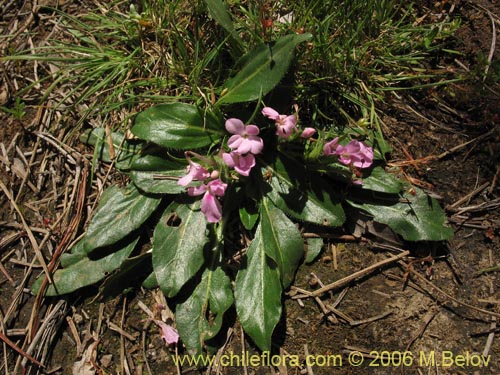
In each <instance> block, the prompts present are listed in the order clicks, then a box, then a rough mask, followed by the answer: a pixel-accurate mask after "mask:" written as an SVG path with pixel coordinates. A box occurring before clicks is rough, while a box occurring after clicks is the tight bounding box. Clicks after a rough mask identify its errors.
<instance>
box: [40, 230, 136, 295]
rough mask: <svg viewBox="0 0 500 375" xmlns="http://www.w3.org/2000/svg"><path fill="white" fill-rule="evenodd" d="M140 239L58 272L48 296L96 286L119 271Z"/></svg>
mask: <svg viewBox="0 0 500 375" xmlns="http://www.w3.org/2000/svg"><path fill="white" fill-rule="evenodd" d="M137 241H139V238H138V237H137V238H135V239H133V240H132V242H130V243H128V244H127V245H126V246H125V247H123V248H121V249H118V250H115V251H114V252H113V253H111V254H109V255H106V256H105V257H103V258H99V259H95V260H94V259H89V258H88V257H84V258H82V259H81V260H79V261H77V262H76V263H73V264H71V265H70V266H69V267H68V268H63V269H59V270H57V271H56V272H55V273H54V275H53V276H52V278H53V280H54V284H51V285H49V286H48V287H47V291H46V293H45V295H46V296H56V295H61V294H67V293H71V292H74V291H75V290H78V289H80V288H83V287H84V286H88V285H92V284H95V283H96V282H98V281H100V280H102V279H104V278H105V277H106V276H108V275H109V273H110V272H113V271H114V270H116V269H118V268H119V267H120V266H121V265H122V264H123V262H124V261H125V260H126V259H127V257H128V256H129V255H130V253H131V252H132V251H133V250H134V248H135V245H136V244H137ZM42 280H43V278H40V279H38V280H37V281H36V282H35V283H34V285H33V287H32V288H33V292H34V293H38V290H39V289H40V285H41V283H42Z"/></svg>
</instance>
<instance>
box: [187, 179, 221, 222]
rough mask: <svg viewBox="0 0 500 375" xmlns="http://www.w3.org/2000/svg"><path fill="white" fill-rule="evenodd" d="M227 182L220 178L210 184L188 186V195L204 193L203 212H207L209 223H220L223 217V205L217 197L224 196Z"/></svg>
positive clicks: (202, 200)
mask: <svg viewBox="0 0 500 375" xmlns="http://www.w3.org/2000/svg"><path fill="white" fill-rule="evenodd" d="M226 188H227V184H225V183H224V182H222V181H221V180H219V179H216V180H212V181H210V182H209V183H208V184H206V185H205V184H203V185H200V186H195V187H190V188H188V195H191V196H195V195H201V194H205V195H203V198H202V199H201V212H203V213H204V214H205V217H206V218H207V221H208V222H209V223H218V222H219V221H220V219H221V218H222V205H221V204H220V202H219V200H218V199H217V197H222V196H223V195H224V193H225V192H226Z"/></svg>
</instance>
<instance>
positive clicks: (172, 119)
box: [131, 103, 224, 150]
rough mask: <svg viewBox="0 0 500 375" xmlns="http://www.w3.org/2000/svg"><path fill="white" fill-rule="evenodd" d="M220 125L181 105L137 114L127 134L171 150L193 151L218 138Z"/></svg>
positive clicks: (195, 110) (197, 110) (189, 106)
mask: <svg viewBox="0 0 500 375" xmlns="http://www.w3.org/2000/svg"><path fill="white" fill-rule="evenodd" d="M221 129H223V124H220V123H219V122H218V121H217V119H216V118H214V117H213V116H210V114H209V113H206V114H204V112H203V111H200V110H199V109H198V108H197V107H196V106H194V105H191V104H185V103H169V104H162V105H158V106H155V107H151V108H149V109H147V110H145V111H144V112H141V113H139V114H138V115H137V117H136V119H135V123H134V126H133V127H132V129H131V131H132V133H133V134H135V135H136V136H137V137H139V138H141V139H144V140H147V141H150V142H153V143H155V144H157V145H160V146H163V147H167V148H174V149H181V150H187V149H196V148H201V147H205V146H208V145H210V144H211V143H213V142H215V141H217V140H219V139H220V137H221V135H222V134H224V132H223V131H222V130H221Z"/></svg>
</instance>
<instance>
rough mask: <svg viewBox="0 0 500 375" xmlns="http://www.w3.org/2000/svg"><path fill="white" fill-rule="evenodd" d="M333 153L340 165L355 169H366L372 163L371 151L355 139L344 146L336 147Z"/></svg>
mask: <svg viewBox="0 0 500 375" xmlns="http://www.w3.org/2000/svg"><path fill="white" fill-rule="evenodd" d="M335 153H336V154H337V155H339V161H340V162H341V163H343V164H346V165H349V164H352V165H354V166H355V167H357V168H368V167H369V166H370V165H372V163H373V149H372V148H371V147H368V146H366V145H365V144H364V143H363V142H359V141H358V140H356V139H355V140H352V141H351V142H349V143H348V144H347V145H345V146H338V147H337V150H336V152H335Z"/></svg>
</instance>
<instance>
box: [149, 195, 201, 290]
mask: <svg viewBox="0 0 500 375" xmlns="http://www.w3.org/2000/svg"><path fill="white" fill-rule="evenodd" d="M199 206H200V201H196V202H195V203H193V204H191V205H187V204H180V203H177V202H172V203H171V204H170V205H169V206H168V207H167V209H166V210H165V213H164V214H163V216H162V218H161V219H160V222H159V223H158V224H157V225H156V228H155V231H154V236H153V268H154V271H155V275H156V279H157V280H158V283H159V285H160V288H161V290H162V291H163V293H164V294H165V295H166V296H167V297H173V296H175V295H176V294H177V293H178V292H179V290H180V289H181V288H182V287H183V286H184V284H185V283H186V282H188V281H189V280H190V279H191V278H192V277H193V276H194V275H195V274H196V273H197V272H198V271H199V269H200V267H201V266H202V265H203V263H204V262H205V257H204V254H203V249H204V247H205V246H206V245H207V243H208V242H209V238H208V236H207V234H206V231H207V220H206V218H205V215H204V214H203V213H202V212H201V211H200V209H199Z"/></svg>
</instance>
